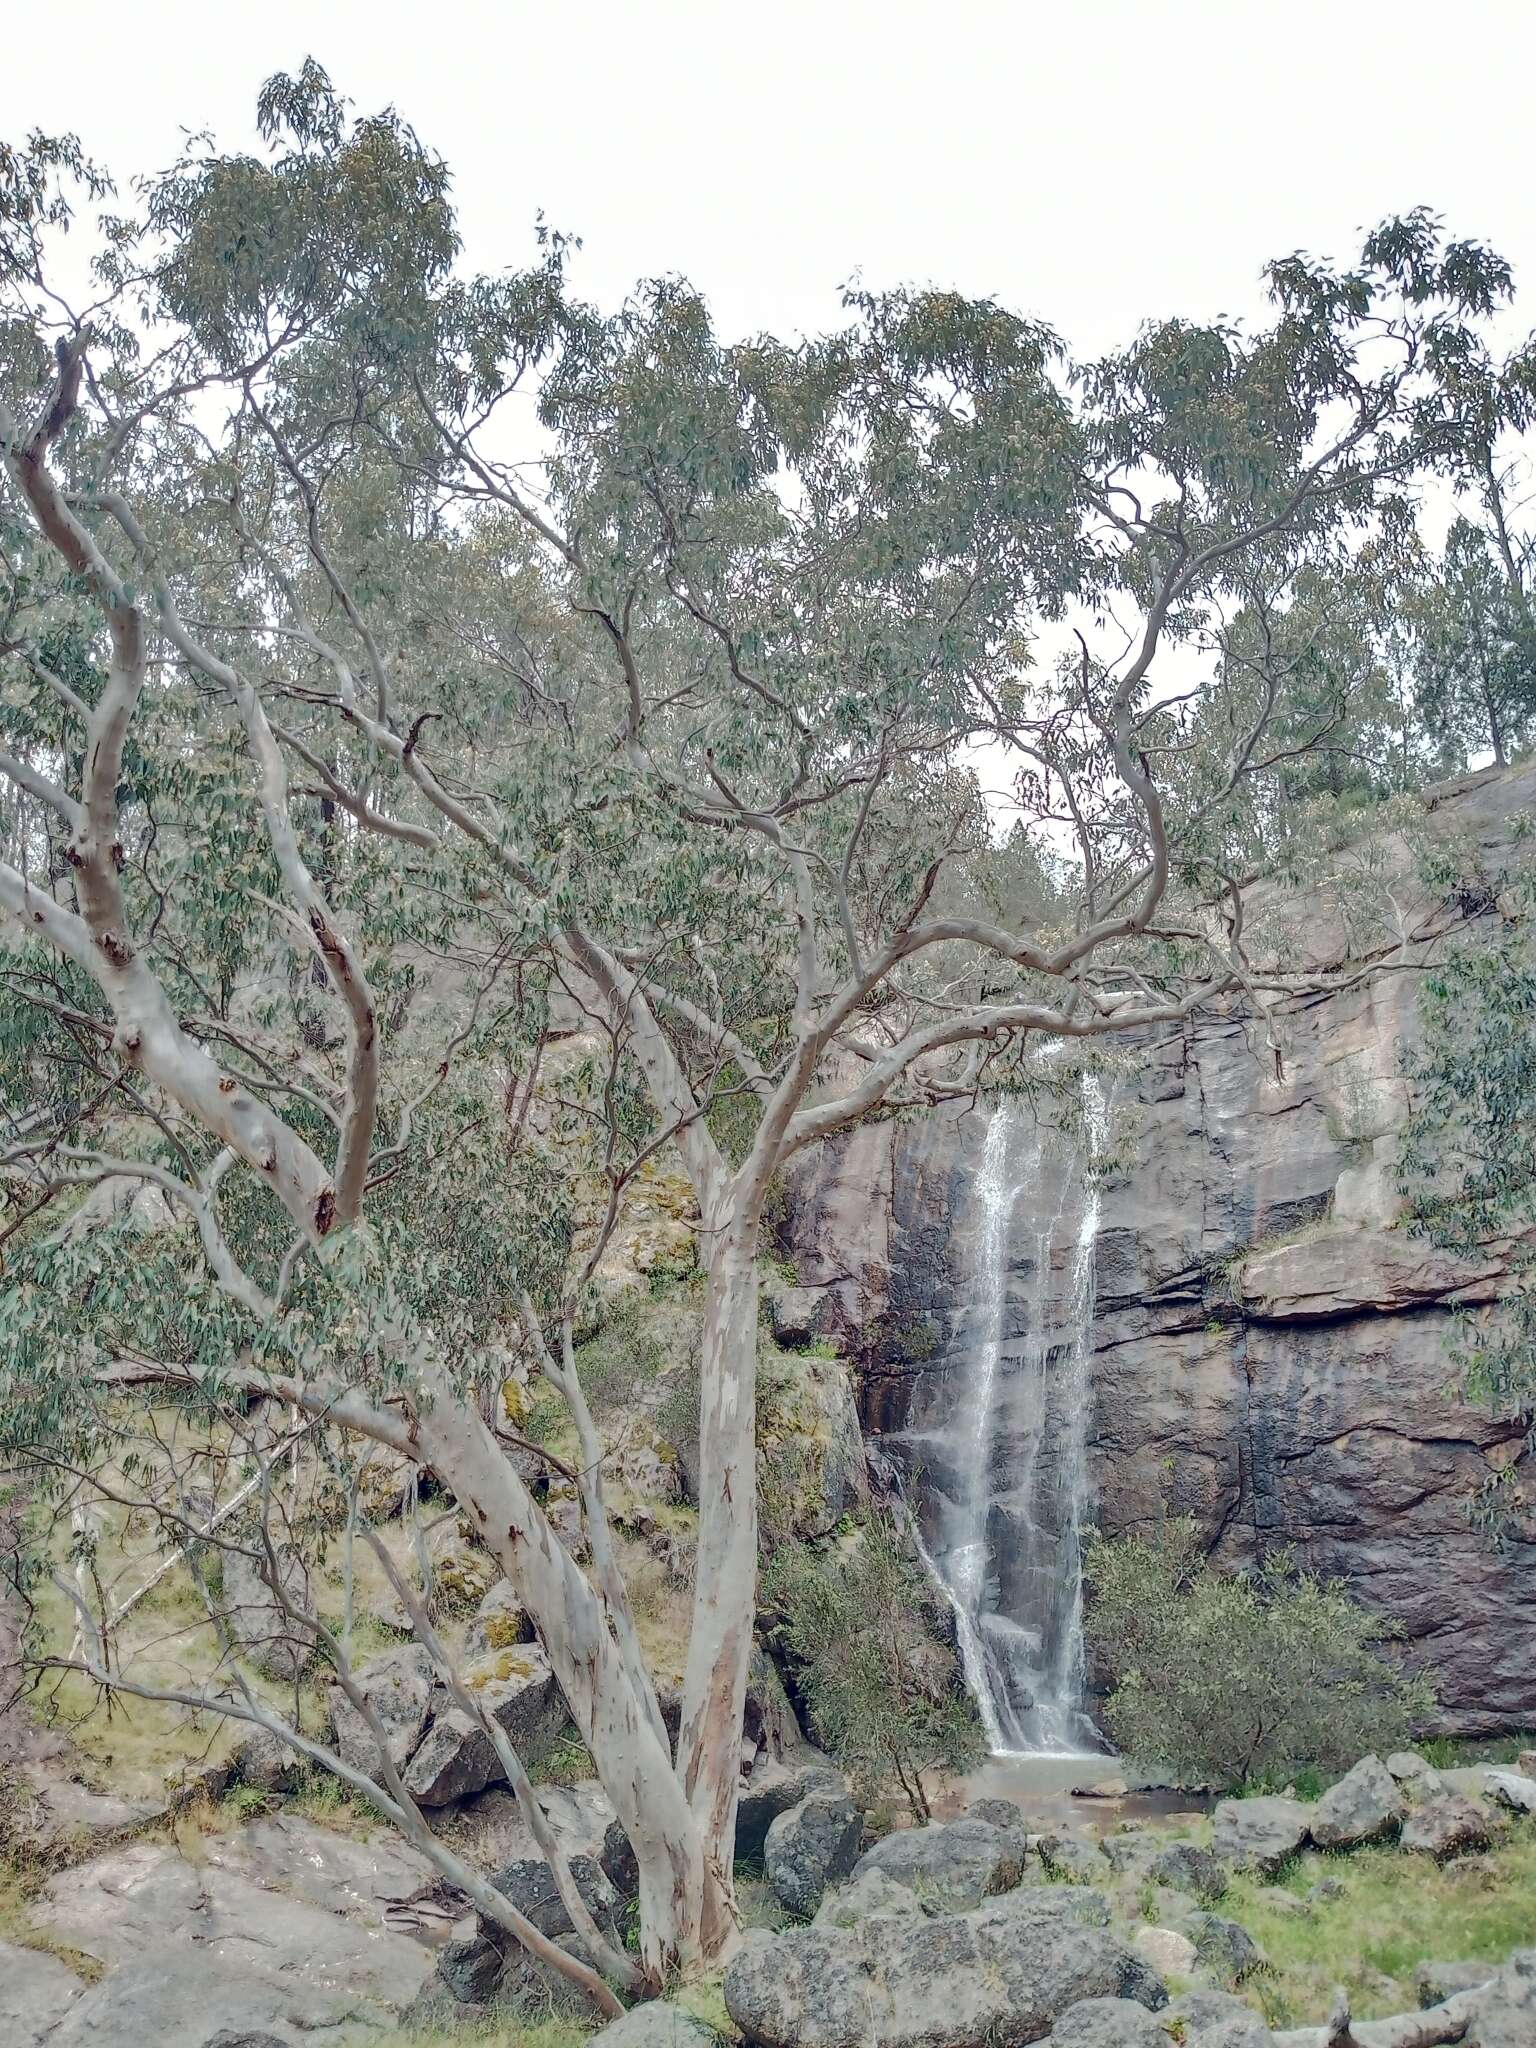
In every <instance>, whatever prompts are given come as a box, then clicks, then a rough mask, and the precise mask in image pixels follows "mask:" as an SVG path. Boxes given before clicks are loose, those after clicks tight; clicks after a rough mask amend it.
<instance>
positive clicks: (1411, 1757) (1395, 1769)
mask: <svg viewBox="0 0 1536 2048" xmlns="http://www.w3.org/2000/svg"><path fill="white" fill-rule="evenodd" d="M1387 1769H1388V1770H1389V1771H1390V1772H1391V1773H1392V1775H1393V1777H1394V1778H1395V1779H1396V1780H1397V1782H1398V1784H1399V1785H1411V1784H1412V1783H1413V1781H1414V1779H1415V1778H1426V1777H1433V1776H1434V1775H1435V1772H1434V1766H1433V1765H1432V1764H1430V1763H1429V1762H1427V1761H1426V1759H1425V1758H1423V1757H1421V1756H1420V1755H1419V1753H1418V1751H1417V1750H1416V1749H1394V1750H1393V1752H1392V1754H1391V1755H1390V1756H1389V1757H1388V1758H1387Z"/></svg>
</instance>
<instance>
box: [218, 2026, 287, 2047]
mask: <svg viewBox="0 0 1536 2048" xmlns="http://www.w3.org/2000/svg"><path fill="white" fill-rule="evenodd" d="M203 2048H288V2044H287V2042H286V2041H280V2040H279V2039H278V2037H277V2035H276V2034H267V2033H262V2032H261V2031H259V2030H258V2029H255V2028H251V2027H220V2029H219V2031H218V2032H217V2033H216V2034H210V2035H209V2036H208V2038H207V2040H206V2041H205V2042H204V2043H203Z"/></svg>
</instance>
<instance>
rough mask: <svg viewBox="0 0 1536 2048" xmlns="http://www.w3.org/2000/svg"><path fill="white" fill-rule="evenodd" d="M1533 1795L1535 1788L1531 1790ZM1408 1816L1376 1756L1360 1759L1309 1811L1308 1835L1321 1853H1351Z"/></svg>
mask: <svg viewBox="0 0 1536 2048" xmlns="http://www.w3.org/2000/svg"><path fill="white" fill-rule="evenodd" d="M1531 1789H1532V1791H1533V1792H1536V1786H1533V1787H1532V1788H1531ZM1407 1812H1408V1802H1407V1800H1406V1799H1405V1798H1404V1797H1403V1794H1402V1792H1401V1791H1400V1790H1399V1789H1398V1783H1397V1780H1396V1779H1395V1778H1394V1777H1393V1775H1392V1773H1391V1772H1390V1771H1389V1770H1388V1769H1387V1767H1386V1765H1385V1764H1384V1763H1383V1762H1382V1761H1381V1758H1380V1757H1379V1756H1363V1757H1361V1759H1360V1761H1359V1763H1357V1764H1356V1765H1355V1766H1354V1768H1353V1769H1352V1770H1350V1771H1346V1773H1345V1774H1344V1776H1343V1777H1342V1778H1340V1780H1339V1781H1338V1783H1337V1784H1336V1785H1330V1786H1329V1788H1328V1790H1327V1791H1326V1792H1325V1793H1324V1794H1323V1796H1322V1798H1321V1799H1319V1800H1318V1802H1317V1804H1316V1806H1315V1807H1314V1808H1313V1809H1312V1815H1311V1820H1310V1824H1309V1825H1310V1833H1311V1836H1312V1839H1313V1841H1314V1842H1316V1844H1317V1846H1318V1847H1319V1848H1320V1849H1354V1848H1357V1847H1358V1846H1359V1845H1360V1844H1361V1843H1362V1842H1379V1841H1381V1840H1382V1839H1383V1838H1384V1837H1385V1836H1388V1835H1392V1834H1395V1833H1396V1832H1397V1830H1398V1828H1399V1827H1401V1825H1402V1823H1403V1820H1404V1818H1405V1816H1406V1814H1407Z"/></svg>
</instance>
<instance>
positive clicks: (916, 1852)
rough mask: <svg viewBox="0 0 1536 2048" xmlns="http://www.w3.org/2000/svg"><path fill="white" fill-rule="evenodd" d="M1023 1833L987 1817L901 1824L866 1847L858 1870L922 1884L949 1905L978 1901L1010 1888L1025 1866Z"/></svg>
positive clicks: (970, 1903)
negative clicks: (922, 1824)
mask: <svg viewBox="0 0 1536 2048" xmlns="http://www.w3.org/2000/svg"><path fill="white" fill-rule="evenodd" d="M1026 1853H1027V1851H1026V1850H1025V1847H1024V1837H1023V1835H1022V1833H1020V1832H1019V1831H1018V1830H1016V1829H1011V1828H1010V1829H1004V1828H999V1827H994V1826H993V1824H992V1823H991V1822H990V1821H985V1820H952V1821H945V1822H942V1823H940V1824H939V1825H938V1826H936V1827H926V1828H898V1829H897V1831H896V1832H895V1834H892V1835H887V1836H886V1838H885V1840H884V1841H883V1842H876V1844H875V1846H874V1847H873V1848H872V1849H867V1850H866V1851H865V1852H864V1854H863V1855H862V1856H861V1857H860V1858H859V1861H858V1863H857V1865H856V1866H855V1870H854V1875H855V1876H859V1875H862V1873H863V1872H864V1871H866V1870H880V1871H883V1872H884V1873H885V1875H886V1876H887V1877H893V1878H895V1880H896V1882H897V1883H898V1884H906V1885H913V1886H918V1887H921V1888H922V1889H923V1890H924V1891H928V1892H932V1893H934V1894H936V1895H937V1896H938V1897H940V1898H941V1899H942V1900H943V1901H944V1903H945V1904H946V1905H947V1906H949V1907H950V1908H951V1910H957V1909H962V1910H963V1909H964V1908H966V1907H971V1906H979V1905H980V1904H981V1902H982V1900H983V1899H986V1898H991V1897H992V1896H993V1894H994V1893H997V1892H1006V1891H1009V1890H1011V1889H1012V1887H1013V1886H1014V1885H1016V1884H1017V1883H1018V1882H1019V1879H1020V1878H1021V1876H1022V1875H1023V1870H1024V1857H1025V1855H1026Z"/></svg>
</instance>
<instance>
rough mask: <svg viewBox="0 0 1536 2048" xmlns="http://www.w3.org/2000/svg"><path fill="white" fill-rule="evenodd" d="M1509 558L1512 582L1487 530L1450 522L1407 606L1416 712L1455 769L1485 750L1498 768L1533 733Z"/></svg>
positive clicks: (1525, 633)
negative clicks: (1436, 557)
mask: <svg viewBox="0 0 1536 2048" xmlns="http://www.w3.org/2000/svg"><path fill="white" fill-rule="evenodd" d="M1505 531H1506V537H1507V535H1508V526H1507V524H1506V528H1505ZM1529 552H1530V550H1529V549H1528V548H1526V549H1523V550H1522V555H1529ZM1511 560H1512V563H1513V565H1514V576H1513V579H1512V577H1511V572H1510V570H1509V569H1506V567H1505V565H1504V562H1503V560H1502V558H1501V555H1500V551H1499V545H1498V542H1497V539H1496V537H1495V535H1494V533H1493V532H1491V531H1490V530H1489V529H1488V528H1487V527H1484V526H1483V525H1481V524H1479V523H1477V522H1475V521H1473V520H1471V519H1467V518H1465V517H1459V518H1457V519H1456V520H1455V521H1454V522H1453V523H1452V526H1451V529H1450V532H1449V534H1448V535H1447V537H1446V543H1445V550H1444V553H1443V555H1442V556H1441V558H1440V561H1439V562H1438V563H1437V565H1436V573H1435V575H1434V576H1433V578H1432V579H1429V580H1428V581H1426V582H1424V583H1422V584H1421V585H1420V586H1419V588H1418V589H1417V590H1416V591H1415V592H1414V594H1413V597H1412V599H1411V600H1410V605H1409V608H1408V613H1407V616H1408V618H1409V620H1410V622H1411V628H1412V631H1413V635H1414V646H1415V668H1416V680H1417V685H1418V691H1417V695H1418V715H1419V718H1420V720H1421V721H1422V723H1423V725H1424V727H1425V729H1426V732H1427V733H1429V734H1432V735H1433V736H1434V738H1435V740H1436V741H1437V742H1438V743H1439V744H1440V746H1441V747H1442V748H1443V749H1445V750H1446V751H1447V752H1448V753H1450V754H1451V756H1452V757H1453V760H1455V765H1457V766H1462V765H1464V764H1465V762H1466V760H1467V758H1468V756H1469V755H1473V754H1476V753H1479V752H1483V751H1487V752H1491V753H1492V755H1493V758H1494V761H1495V763H1496V764H1497V765H1498V766H1500V767H1502V766H1503V765H1504V764H1505V763H1506V762H1507V761H1508V760H1509V758H1510V755H1511V754H1512V753H1516V752H1519V751H1521V750H1522V749H1523V748H1524V747H1525V746H1526V745H1528V744H1529V742H1530V738H1531V735H1532V733H1533V732H1536V621H1533V619H1532V617H1531V613H1530V601H1529V598H1528V596H1527V593H1526V590H1525V584H1524V580H1523V578H1524V575H1525V574H1526V573H1528V572H1527V571H1526V570H1525V569H1524V568H1523V566H1522V564H1521V562H1520V561H1518V560H1516V558H1514V557H1513V555H1512V557H1511ZM1458 756H1459V759H1456V757H1458Z"/></svg>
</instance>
